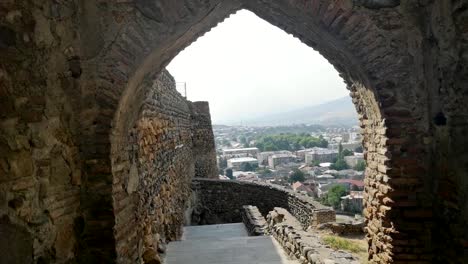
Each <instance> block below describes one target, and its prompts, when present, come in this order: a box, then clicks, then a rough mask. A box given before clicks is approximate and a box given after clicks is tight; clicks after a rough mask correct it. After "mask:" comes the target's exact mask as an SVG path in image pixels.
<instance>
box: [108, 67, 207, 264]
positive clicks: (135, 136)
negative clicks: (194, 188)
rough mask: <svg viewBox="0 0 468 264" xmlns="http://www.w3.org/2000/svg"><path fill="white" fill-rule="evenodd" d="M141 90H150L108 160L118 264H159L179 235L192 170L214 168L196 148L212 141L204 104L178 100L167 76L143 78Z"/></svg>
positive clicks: (178, 97)
mask: <svg viewBox="0 0 468 264" xmlns="http://www.w3.org/2000/svg"><path fill="white" fill-rule="evenodd" d="M142 85H143V86H146V87H151V89H149V90H147V93H146V95H145V97H144V98H145V99H144V101H143V103H142V104H141V107H140V111H139V114H138V117H137V120H136V121H135V125H134V127H133V128H132V129H130V131H129V133H128V147H127V148H126V149H124V150H123V152H118V153H115V154H114V162H115V163H114V171H113V173H114V182H113V186H114V187H113V193H114V194H115V196H114V197H115V199H114V210H115V212H116V214H115V215H116V225H115V227H114V233H115V239H116V245H117V256H118V262H120V263H135V262H141V261H142V260H143V261H144V262H145V263H152V262H151V261H160V257H159V256H158V255H159V253H158V248H161V246H162V245H164V244H165V243H166V242H168V241H173V240H176V239H178V238H180V236H181V235H182V233H181V232H182V229H181V228H182V226H183V224H184V211H185V209H186V207H187V206H188V204H187V203H188V200H189V197H190V195H191V189H190V183H191V180H192V178H193V177H194V176H195V175H196V170H195V168H196V166H197V165H199V166H204V167H207V168H210V167H214V166H216V159H215V158H213V159H209V158H208V157H205V155H204V153H203V152H202V153H200V152H199V151H200V150H199V147H198V146H197V144H198V145H199V144H202V141H203V140H205V141H206V142H207V143H210V142H211V141H213V140H214V139H213V132H212V131H211V118H210V115H209V112H205V111H208V104H207V103H206V102H195V103H192V102H190V101H187V100H186V99H185V98H184V97H182V96H181V95H180V94H179V93H178V92H177V91H176V88H175V81H174V79H173V78H172V76H170V74H169V73H168V72H167V71H164V72H163V73H162V74H160V75H159V76H148V78H146V79H145V81H144V82H143V83H142ZM194 105H196V106H198V105H202V106H203V107H204V108H203V109H199V108H196V107H193V106H194ZM204 110H205V111H204ZM201 115H202V116H203V118H201V117H200V116H201ZM200 119H202V121H203V123H202V122H201V121H199V120H200ZM207 131H209V133H208V132H207ZM207 145H208V144H207ZM199 153H200V154H199ZM208 153H209V152H208ZM200 156H202V157H204V159H203V160H200V158H199V157H200ZM210 163H211V164H210Z"/></svg>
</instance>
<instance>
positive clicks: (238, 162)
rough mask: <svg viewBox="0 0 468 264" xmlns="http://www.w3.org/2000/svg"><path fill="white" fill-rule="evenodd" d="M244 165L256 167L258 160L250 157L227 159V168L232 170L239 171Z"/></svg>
mask: <svg viewBox="0 0 468 264" xmlns="http://www.w3.org/2000/svg"><path fill="white" fill-rule="evenodd" d="M244 163H249V164H250V165H252V166H258V160H257V159H254V158H251V157H242V158H232V159H228V161H227V166H228V168H231V169H233V170H241V166H242V164H244Z"/></svg>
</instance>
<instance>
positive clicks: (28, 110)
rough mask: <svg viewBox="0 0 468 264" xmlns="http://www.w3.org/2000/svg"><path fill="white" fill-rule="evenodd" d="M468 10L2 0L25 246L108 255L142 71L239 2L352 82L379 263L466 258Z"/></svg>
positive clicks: (37, 254) (13, 176) (2, 100)
mask: <svg viewBox="0 0 468 264" xmlns="http://www.w3.org/2000/svg"><path fill="white" fill-rule="evenodd" d="M384 2H385V3H392V4H391V5H385V3H384ZM467 6H468V2H467V1H466V0H453V1H372V0H366V1H358V0H343V1H332V0H310V1H303V0H277V1H266V0H239V1H237V0H224V1H223V0H184V1H173V0H160V1H145V0H126V1H106V0H102V1H78V0H70V1H51V0H44V1H14V0H5V1H0V58H1V60H0V110H1V111H0V119H1V121H0V183H1V185H0V214H1V215H2V217H3V216H6V217H7V218H8V219H6V220H5V222H8V223H9V224H8V225H6V226H7V228H8V229H10V230H9V231H15V230H17V231H18V232H23V231H24V232H26V233H28V234H30V235H31V236H32V241H34V240H35V239H36V238H37V243H34V242H33V244H34V246H32V245H31V243H30V242H27V243H26V244H27V245H24V247H28V248H31V247H33V249H34V250H33V252H34V253H33V256H32V258H34V259H35V260H37V261H39V260H41V261H45V262H66V261H69V260H73V259H77V261H81V260H79V258H83V259H84V260H83V261H82V262H86V260H87V259H92V260H94V262H98V263H103V262H104V263H106V262H112V261H114V260H115V259H116V254H117V253H116V247H115V236H114V230H113V228H114V226H115V225H116V224H117V222H118V221H120V220H119V219H116V214H117V215H119V214H120V213H121V212H120V210H123V208H124V209H125V210H129V211H130V210H132V209H131V208H127V207H116V208H114V206H119V205H118V204H117V203H120V202H121V201H120V200H121V199H122V197H125V196H121V192H122V191H121V190H119V189H117V188H114V187H115V184H120V183H122V182H123V181H122V179H121V178H119V177H118V176H115V174H114V171H117V169H119V168H120V167H119V166H116V167H114V166H113V165H114V164H115V165H118V164H120V162H121V161H125V160H128V157H126V156H128V155H127V154H126V152H125V151H123V150H124V149H126V148H128V146H129V142H128V140H129V136H128V135H127V134H128V132H129V131H130V130H132V128H133V127H134V125H135V121H136V119H137V118H138V113H139V110H140V106H141V103H142V101H144V98H145V95H146V92H145V89H146V88H149V87H148V86H143V85H141V84H142V82H143V79H144V78H146V76H148V74H158V73H160V72H161V71H163V69H164V68H165V66H166V65H167V64H168V63H169V62H170V61H171V59H172V58H174V56H176V55H177V54H178V52H180V51H181V50H183V49H184V48H185V47H187V46H188V45H190V44H191V43H193V42H194V41H195V40H196V39H197V38H198V37H199V36H201V35H203V34H204V33H205V32H207V31H209V30H210V29H211V28H213V27H214V26H215V25H216V24H217V23H219V22H220V21H222V20H223V19H225V18H226V17H227V16H229V15H230V14H232V13H233V12H235V11H236V10H239V9H241V8H246V9H248V10H251V11H253V12H254V13H256V14H257V15H258V16H260V17H261V18H263V19H265V20H266V21H268V22H270V23H272V24H273V25H276V26H278V27H280V28H281V29H283V30H285V31H286V32H288V33H289V34H292V35H294V36H295V37H297V38H298V39H300V40H301V41H302V42H304V43H305V44H306V45H308V46H310V47H312V48H314V49H316V50H318V51H319V52H320V53H321V54H322V55H323V56H324V57H325V58H327V59H328V60H329V62H330V63H332V64H333V65H334V67H335V68H336V69H337V71H338V72H339V74H340V76H341V77H343V79H344V81H345V82H346V84H347V85H348V88H349V90H350V92H351V93H350V94H351V97H352V98H353V101H354V103H355V105H356V109H357V111H358V113H359V116H360V122H361V126H362V128H363V134H364V145H365V147H366V149H367V154H366V159H367V161H368V164H369V166H368V170H367V171H366V177H367V178H366V188H365V192H366V197H365V205H366V217H367V223H368V229H367V231H368V232H369V235H368V241H369V253H370V254H369V255H370V258H371V259H372V261H373V262H375V263H386V262H395V263H405V262H410V261H413V262H421V263H430V262H440V263H444V262H449V263H450V262H452V263H457V262H467V259H468V254H467V253H466V252H468V243H467V241H468V229H467V228H466V219H467V218H468V207H467V204H468V195H467V192H468V180H467V177H466V171H468V165H467V164H468V155H467V151H466V149H467V148H466V146H467V145H468V142H467V137H466V135H467V134H468V122H467V120H468V118H467V110H466V102H468V97H467V93H466V87H467V86H468V80H467V78H466V76H468V67H467V66H466V65H468V56H467V54H468V41H467V40H468V35H467V34H466V32H467V27H468V26H467V25H468V24H467V23H466V20H467V17H468V8H467ZM162 100H164V99H162ZM133 171H134V170H133ZM114 183H115V184H114ZM124 199H130V198H124ZM75 233H76V235H73V234H75ZM65 238H67V239H65ZM63 240H66V241H65V243H62V242H61V241H63ZM24 241H31V240H29V239H25V240H24ZM7 244H8V245H9V246H11V247H14V245H16V243H7ZM21 247H23V246H21ZM132 247H133V246H132ZM17 249H18V250H20V247H18V248H17ZM119 250H120V249H119ZM14 251H15V248H9V249H8V250H5V251H3V252H14Z"/></svg>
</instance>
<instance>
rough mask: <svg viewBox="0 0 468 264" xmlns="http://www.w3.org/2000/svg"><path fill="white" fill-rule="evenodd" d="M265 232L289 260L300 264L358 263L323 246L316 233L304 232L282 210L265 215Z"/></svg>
mask: <svg viewBox="0 0 468 264" xmlns="http://www.w3.org/2000/svg"><path fill="white" fill-rule="evenodd" d="M267 231H268V232H269V233H270V234H271V235H272V236H273V237H274V238H275V239H276V240H277V241H278V242H279V243H280V244H281V246H282V247H283V249H284V250H285V251H286V252H287V254H289V256H290V257H291V258H295V259H298V260H299V262H300V263H302V264H323V263H335V264H341V263H342V264H345V263H346V264H358V263H359V261H358V259H356V258H355V257H354V256H352V255H351V254H350V253H347V252H344V251H335V250H333V249H331V248H329V247H327V246H325V245H323V244H322V242H321V240H320V238H319V237H318V235H317V234H316V233H312V232H307V231H304V230H303V229H302V224H301V223H300V222H299V221H298V220H297V219H296V218H295V217H294V216H293V215H291V214H290V213H289V212H288V211H287V210H286V209H284V208H279V207H275V208H274V209H273V210H272V211H271V212H270V213H269V214H268V215H267Z"/></svg>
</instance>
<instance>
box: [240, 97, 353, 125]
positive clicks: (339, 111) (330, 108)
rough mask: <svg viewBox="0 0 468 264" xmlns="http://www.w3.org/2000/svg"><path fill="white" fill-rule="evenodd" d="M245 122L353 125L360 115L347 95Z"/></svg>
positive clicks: (258, 123)
mask: <svg viewBox="0 0 468 264" xmlns="http://www.w3.org/2000/svg"><path fill="white" fill-rule="evenodd" d="M243 123H244V125H254V126H276V125H293V124H319V125H345V126H352V125H356V124H357V123H358V117H357V113H356V109H355V108H354V105H353V102H352V101H351V97H349V96H346V97H342V98H339V99H336V100H332V101H329V102H326V103H323V104H318V105H313V106H309V107H305V108H301V109H297V110H292V111H286V112H281V113H275V114H270V115H266V116H263V117H260V118H255V119H250V120H245V121H244V122H243Z"/></svg>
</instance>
